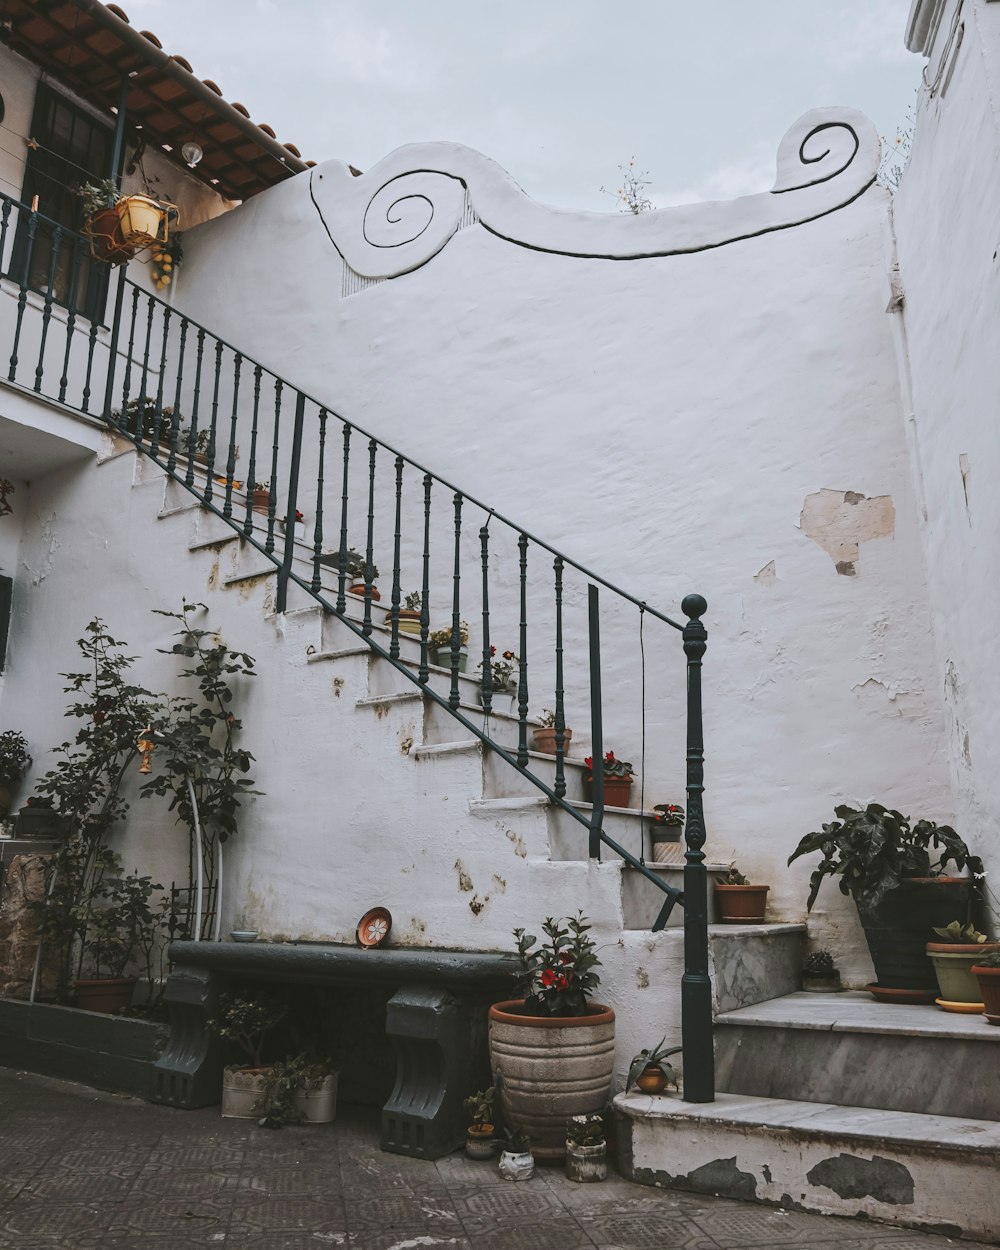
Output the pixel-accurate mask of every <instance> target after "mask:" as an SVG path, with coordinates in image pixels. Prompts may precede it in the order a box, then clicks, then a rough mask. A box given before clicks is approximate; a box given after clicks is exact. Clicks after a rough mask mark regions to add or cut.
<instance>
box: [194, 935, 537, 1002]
mask: <svg viewBox="0 0 1000 1250" xmlns="http://www.w3.org/2000/svg"><path fill="white" fill-rule="evenodd" d="M170 959H171V960H172V962H173V963H174V965H175V966H176V967H184V966H192V967H198V968H210V969H212V970H213V971H216V972H219V973H223V974H227V973H231V974H236V975H243V976H249V977H280V978H282V979H284V980H289V981H309V982H336V981H364V982H366V983H368V984H372V983H373V982H375V983H379V984H383V985H399V984H401V983H407V984H413V983H414V982H418V983H421V984H426V985H444V986H452V987H455V988H458V987H464V988H476V989H485V988H487V987H489V988H495V987H497V986H498V985H499V986H502V985H504V984H506V985H507V986H509V988H510V989H511V990H512V991H513V988H514V981H515V979H516V977H517V975H518V974H519V972H520V970H521V963H520V960H519V958H518V957H517V955H508V954H500V953H498V952H490V951H453V950H440V949H438V948H436V947H400V948H396V947H391V946H390V947H385V948H378V947H376V948H374V949H370V950H365V949H363V948H362V947H360V946H348V945H346V944H340V943H336V942H329V943H325V942H172V943H171V945H170Z"/></svg>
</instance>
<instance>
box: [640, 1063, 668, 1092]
mask: <svg viewBox="0 0 1000 1250" xmlns="http://www.w3.org/2000/svg"><path fill="white" fill-rule="evenodd" d="M635 1083H636V1087H637V1088H638V1089H641V1090H642V1092H643V1093H644V1094H662V1093H663V1091H664V1090H665V1089H666V1088H667V1085H668V1084H669V1082H668V1080H667V1074H666V1072H664V1071H663V1069H662V1068H661V1067H660V1065H659V1064H658V1063H647V1064H646V1066H645V1067H644V1068H643V1070H642V1071H641V1072H640V1073H639V1075H638V1076H637V1077H636V1079H635Z"/></svg>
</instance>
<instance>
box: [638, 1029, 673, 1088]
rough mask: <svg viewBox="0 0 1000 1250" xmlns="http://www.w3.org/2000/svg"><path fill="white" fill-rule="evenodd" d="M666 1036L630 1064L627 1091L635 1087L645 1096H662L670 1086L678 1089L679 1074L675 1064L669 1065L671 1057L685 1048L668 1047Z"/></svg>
mask: <svg viewBox="0 0 1000 1250" xmlns="http://www.w3.org/2000/svg"><path fill="white" fill-rule="evenodd" d="M666 1040H667V1039H666V1035H664V1036H663V1037H661V1038H660V1040H659V1042H658V1043H657V1044H656V1045H655V1046H654V1047H653V1049H652V1050H640V1051H639V1053H638V1054H637V1055H636V1056H635V1057H634V1058H633V1060H632V1062H631V1063H630V1064H629V1069H628V1079H627V1080H626V1082H625V1089H626V1091H628V1090H630V1089H631V1088H632V1086H633V1085H635V1086H636V1088H637V1089H641V1090H642V1092H643V1093H644V1094H662V1093H663V1091H664V1090H665V1089H666V1088H667V1086H668V1085H672V1086H673V1087H674V1089H677V1088H678V1086H677V1074H676V1073H675V1072H674V1068H673V1064H670V1063H667V1062H666V1060H667V1059H669V1057H670V1056H671V1055H677V1054H679V1053H680V1052H681V1050H682V1049H683V1047H681V1046H671V1047H670V1048H669V1049H668V1048H667V1047H666V1045H665V1043H666Z"/></svg>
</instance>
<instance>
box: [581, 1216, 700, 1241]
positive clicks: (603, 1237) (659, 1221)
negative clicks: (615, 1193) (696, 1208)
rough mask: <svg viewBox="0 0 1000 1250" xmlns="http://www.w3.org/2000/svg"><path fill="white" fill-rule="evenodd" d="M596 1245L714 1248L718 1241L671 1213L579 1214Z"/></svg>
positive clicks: (691, 1223)
mask: <svg viewBox="0 0 1000 1250" xmlns="http://www.w3.org/2000/svg"><path fill="white" fill-rule="evenodd" d="M578 1218H579V1221H580V1225H581V1227H582V1228H583V1229H584V1230H585V1231H586V1232H587V1233H588V1234H589V1235H590V1237H591V1239H592V1241H593V1244H594V1245H595V1246H605V1247H610V1246H614V1247H615V1250H664V1247H667V1246H669V1247H670V1250H715V1248H716V1245H717V1243H716V1242H715V1241H713V1240H712V1238H711V1237H706V1236H705V1233H704V1232H703V1231H702V1230H701V1229H700V1228H699V1227H698V1226H697V1224H695V1223H694V1221H692V1220H685V1219H683V1218H682V1217H679V1216H675V1217H673V1218H672V1217H670V1216H669V1215H623V1214H621V1213H618V1214H615V1215H601V1216H596V1217H591V1216H588V1215H580V1216H579V1217H578Z"/></svg>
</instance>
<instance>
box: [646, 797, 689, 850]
mask: <svg viewBox="0 0 1000 1250" xmlns="http://www.w3.org/2000/svg"><path fill="white" fill-rule="evenodd" d="M683 829H684V808H683V807H679V806H678V805H677V804H676V803H657V804H655V805H654V807H653V819H652V820H651V821H650V822H649V837H650V842H651V844H652V848H653V863H654V864H683V863H684V848H683V846H682V845H681V836H682V831H683Z"/></svg>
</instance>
